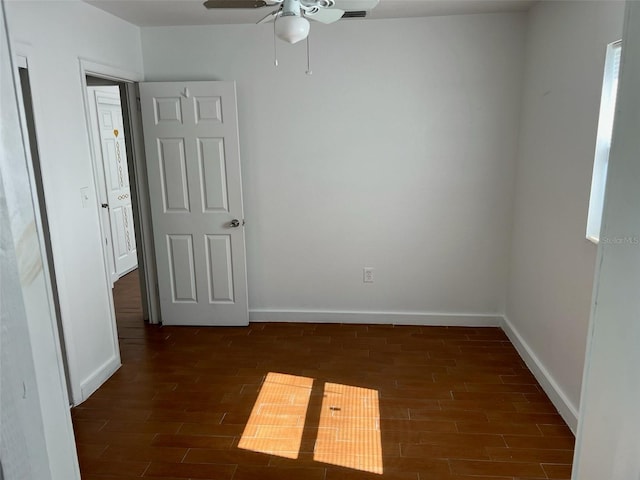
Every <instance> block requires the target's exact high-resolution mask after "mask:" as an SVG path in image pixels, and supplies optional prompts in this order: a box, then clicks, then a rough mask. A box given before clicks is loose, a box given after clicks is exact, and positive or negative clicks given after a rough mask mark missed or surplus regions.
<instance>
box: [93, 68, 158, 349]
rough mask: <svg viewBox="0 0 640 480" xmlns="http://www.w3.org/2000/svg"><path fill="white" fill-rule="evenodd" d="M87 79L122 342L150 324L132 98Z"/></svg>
mask: <svg viewBox="0 0 640 480" xmlns="http://www.w3.org/2000/svg"><path fill="white" fill-rule="evenodd" d="M85 78H86V90H87V91H86V93H87V97H86V98H87V108H88V117H87V121H88V126H87V127H88V131H89V136H90V138H91V144H92V148H93V168H94V177H95V182H96V199H97V202H98V203H99V205H100V207H101V208H100V222H101V233H102V240H103V245H102V246H103V252H104V262H105V267H106V270H107V272H108V275H109V278H110V280H111V286H112V299H113V306H114V312H115V320H116V329H117V332H118V339H119V341H120V343H121V344H122V342H126V341H127V339H131V338H139V337H140V336H141V335H143V334H144V331H143V329H144V326H145V323H146V322H148V321H149V320H150V318H149V308H148V297H147V295H146V289H147V283H146V277H145V269H144V265H145V262H144V257H143V256H142V255H140V252H141V251H142V250H143V248H140V243H141V233H140V228H139V226H140V218H138V215H139V205H137V204H136V193H137V190H136V185H135V179H136V172H135V169H134V165H133V162H134V161H135V152H134V149H133V145H134V140H133V130H132V129H133V126H132V124H131V118H130V102H131V100H130V96H129V95H127V85H126V84H125V82H120V81H117V80H113V79H107V78H102V77H99V76H94V75H86V77H85ZM121 350H122V346H121Z"/></svg>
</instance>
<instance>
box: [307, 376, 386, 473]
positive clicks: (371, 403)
mask: <svg viewBox="0 0 640 480" xmlns="http://www.w3.org/2000/svg"><path fill="white" fill-rule="evenodd" d="M379 420H380V405H379V400H378V392H377V391H376V390H371V389H369V388H361V387H354V386H351V385H341V384H338V383H326V384H325V387H324V398H323V400H322V410H321V413H320V425H319V431H331V430H335V432H336V434H335V437H334V438H332V437H330V436H321V435H320V434H319V435H318V438H317V440H316V445H315V449H314V454H313V459H314V460H316V461H318V462H324V463H329V464H332V465H339V466H341V467H347V468H353V469H356V470H362V471H364V472H371V473H378V474H382V470H383V468H382V442H381V438H380V428H379V427H380V422H379Z"/></svg>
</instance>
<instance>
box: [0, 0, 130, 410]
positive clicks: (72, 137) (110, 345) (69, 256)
mask: <svg viewBox="0 0 640 480" xmlns="http://www.w3.org/2000/svg"><path fill="white" fill-rule="evenodd" d="M8 21H9V33H10V34H11V35H12V38H13V40H15V41H17V42H18V49H19V50H20V49H23V50H24V51H26V52H28V57H29V58H28V63H29V74H30V79H31V86H32V91H33V97H34V110H35V111H34V113H35V124H36V129H37V134H38V146H39V149H40V156H41V164H42V173H43V177H44V189H45V197H46V202H47V211H48V216H49V221H50V229H51V243H52V249H53V254H54V263H55V270H56V276H57V283H58V289H59V295H60V307H61V311H62V322H63V326H64V336H65V340H66V345H67V351H68V354H69V366H70V375H71V381H72V386H73V390H74V391H73V397H74V401H75V402H76V403H77V402H79V401H81V400H82V399H83V398H86V396H88V395H89V394H91V392H92V390H93V389H94V388H96V387H97V386H98V385H99V383H100V380H101V379H103V378H106V375H108V374H109V373H110V372H111V371H113V369H115V368H117V366H118V365H119V353H118V350H117V344H116V343H115V342H114V336H113V322H112V320H113V317H112V313H111V306H110V295H111V293H110V285H109V284H108V283H107V277H106V274H105V266H104V261H103V257H102V247H101V238H100V233H99V219H98V213H99V212H98V206H97V204H96V203H95V185H94V180H93V178H94V177H93V170H92V164H91V151H90V146H89V140H88V133H87V126H86V122H85V107H84V103H83V99H82V98H83V97H82V95H83V92H82V85H81V77H80V65H79V58H80V57H82V58H85V59H89V60H92V61H94V62H100V63H104V64H108V65H111V66H114V67H118V68H120V69H124V70H129V71H134V72H140V71H141V70H142V56H141V48H140V36H139V29H138V28H137V27H134V26H133V25H130V24H128V23H126V22H123V21H122V20H119V19H117V18H115V17H113V16H111V15H109V14H106V13H104V12H102V11H100V10H97V9H96V8H94V7H92V6H90V5H88V4H86V3H84V2H80V1H63V2H50V1H44V2H34V1H29V2H11V3H9V4H8ZM82 187H89V190H90V196H91V198H90V202H91V204H90V205H89V206H88V207H87V208H83V207H82V202H81V196H80V189H81V188H82ZM82 390H84V391H82Z"/></svg>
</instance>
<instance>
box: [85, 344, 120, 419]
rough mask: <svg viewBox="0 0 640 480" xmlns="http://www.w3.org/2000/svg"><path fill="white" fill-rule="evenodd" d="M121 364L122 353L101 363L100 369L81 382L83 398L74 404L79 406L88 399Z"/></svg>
mask: <svg viewBox="0 0 640 480" xmlns="http://www.w3.org/2000/svg"><path fill="white" fill-rule="evenodd" d="M121 365H122V364H121V363H120V355H114V356H113V357H111V358H110V359H109V360H108V361H106V362H105V363H103V364H102V365H100V367H99V368H98V369H96V370H95V371H94V372H93V373H92V374H91V375H89V376H88V377H87V379H86V380H84V381H83V382H82V383H81V384H80V395H81V396H82V398H81V399H80V401H79V402H77V403H75V405H74V406H78V405H80V404H81V403H82V402H84V401H85V400H86V399H88V398H89V397H90V396H91V394H93V393H94V392H95V391H96V390H98V388H100V387H101V386H102V384H103V383H104V382H106V381H107V380H108V379H109V378H110V377H111V375H113V374H114V373H116V371H117V370H118V369H119V368H120V366H121Z"/></svg>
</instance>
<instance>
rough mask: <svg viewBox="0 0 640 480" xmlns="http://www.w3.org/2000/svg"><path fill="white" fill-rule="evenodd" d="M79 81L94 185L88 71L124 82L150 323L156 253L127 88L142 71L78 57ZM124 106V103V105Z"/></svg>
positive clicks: (155, 312) (154, 313)
mask: <svg viewBox="0 0 640 480" xmlns="http://www.w3.org/2000/svg"><path fill="white" fill-rule="evenodd" d="M79 63H80V82H81V85H82V98H83V102H84V107H85V124H86V127H87V136H88V138H89V143H90V146H91V148H90V151H91V155H92V167H93V177H94V187H95V186H96V185H99V183H98V178H97V172H96V165H97V160H96V158H95V155H96V153H95V152H96V141H95V139H94V138H93V134H92V129H91V123H90V108H89V102H90V101H91V100H90V98H89V94H88V90H87V75H90V76H93V77H98V78H103V79H105V80H113V81H114V82H118V83H124V84H128V85H127V89H126V90H127V92H126V94H127V96H128V98H129V102H128V104H129V105H128V108H129V112H128V114H127V112H125V111H123V120H124V121H125V124H128V125H126V126H128V127H129V128H126V126H125V130H126V131H127V130H128V132H126V133H127V134H128V136H129V138H131V139H132V141H133V145H132V151H133V155H132V156H131V158H129V159H128V162H129V169H130V171H131V170H133V173H134V175H132V176H131V178H130V183H131V195H132V197H133V198H134V199H135V200H136V201H135V202H134V205H133V208H134V210H135V215H134V217H136V218H137V219H136V222H135V223H136V225H135V230H136V239H137V241H138V242H139V245H140V249H139V252H138V255H139V257H141V258H142V260H143V262H142V263H143V265H144V272H145V274H144V283H145V285H146V292H143V295H144V296H145V297H146V299H143V303H145V302H144V300H146V305H145V306H146V308H147V309H148V310H147V311H146V314H147V316H148V318H149V323H152V324H158V323H160V316H159V309H158V307H157V305H158V299H157V289H156V281H155V257H154V254H153V238H152V233H151V213H150V209H149V208H148V207H149V202H148V198H149V194H148V186H147V184H146V162H145V161H144V160H145V159H144V149H143V147H142V145H143V144H144V140H143V139H142V126H141V123H139V122H138V118H134V117H135V116H136V113H137V99H136V98H131V97H132V96H131V90H130V88H128V87H129V86H133V84H136V83H137V82H140V81H142V80H143V77H142V74H140V73H138V72H131V71H127V70H123V69H121V68H117V67H113V66H111V65H106V64H103V63H99V62H95V61H92V60H89V59H86V58H80V59H79ZM123 108H124V105H123ZM95 208H96V209H100V210H102V208H101V207H100V206H99V205H97V204H96V205H95ZM101 213H102V212H98V215H101ZM100 233H101V237H102V238H104V235H106V234H108V232H105V231H104V227H103V225H102V223H100ZM102 249H103V252H104V250H105V245H102ZM103 257H104V262H105V275H106V276H107V277H108V284H111V278H110V275H109V266H108V264H107V262H108V259H107V255H106V253H105V254H104V255H103ZM108 294H109V298H110V303H111V306H112V307H111V317H112V322H113V332H114V342H115V345H116V348H117V343H118V338H117V330H116V323H115V310H114V308H113V292H111V291H109V292H108Z"/></svg>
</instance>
